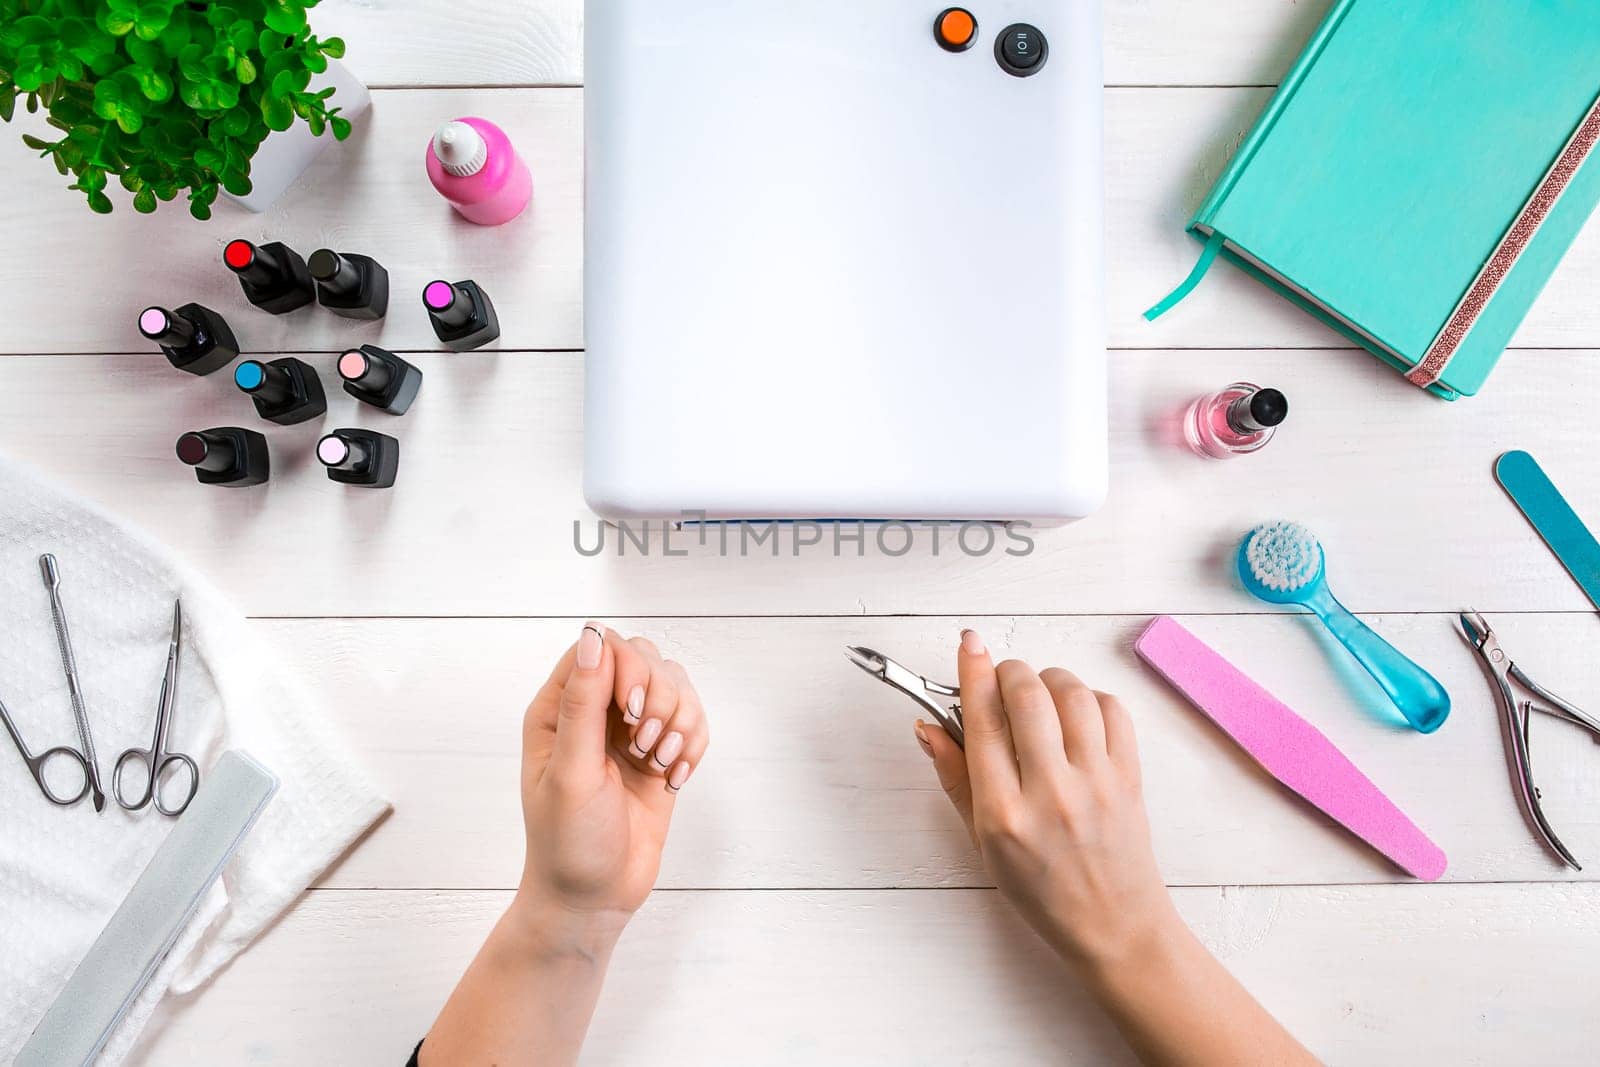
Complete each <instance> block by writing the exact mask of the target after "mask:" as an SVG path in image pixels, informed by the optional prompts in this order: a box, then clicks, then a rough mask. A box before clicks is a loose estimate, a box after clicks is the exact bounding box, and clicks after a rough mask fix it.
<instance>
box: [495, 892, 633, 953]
mask: <svg viewBox="0 0 1600 1067" xmlns="http://www.w3.org/2000/svg"><path fill="white" fill-rule="evenodd" d="M629 918H630V916H629V915H627V914H624V913H621V912H613V911H583V910H580V909H575V908H572V907H569V906H567V905H565V904H563V903H562V902H560V901H557V900H552V899H549V898H547V897H545V896H544V895H542V894H539V893H534V892H529V891H528V890H527V889H521V890H518V891H517V895H516V897H515V898H514V899H513V900H512V902H511V906H510V907H509V908H508V909H506V914H505V917H504V918H503V919H502V920H501V923H500V926H501V927H503V928H504V933H505V936H506V939H507V943H508V947H510V948H512V949H513V950H514V951H516V952H518V953H519V954H521V955H524V956H526V957H527V958H529V959H534V960H539V961H544V962H559V961H562V960H576V961H589V962H595V963H604V962H605V961H606V960H607V959H609V958H610V956H611V950H612V949H613V948H615V947H616V943H617V940H618V938H620V937H621V936H622V931H623V928H624V927H626V926H627V924H628V919H629Z"/></svg>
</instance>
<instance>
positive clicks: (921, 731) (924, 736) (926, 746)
mask: <svg viewBox="0 0 1600 1067" xmlns="http://www.w3.org/2000/svg"><path fill="white" fill-rule="evenodd" d="M925 726H926V724H925V723H924V722H923V721H922V720H921V719H918V720H917V744H919V745H921V746H922V751H923V752H924V753H926V754H927V756H928V758H929V759H932V758H933V742H931V741H929V740H928V731H927V730H926V729H925Z"/></svg>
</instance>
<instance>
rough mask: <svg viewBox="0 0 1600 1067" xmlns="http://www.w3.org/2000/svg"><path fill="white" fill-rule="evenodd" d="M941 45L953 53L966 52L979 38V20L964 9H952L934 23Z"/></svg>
mask: <svg viewBox="0 0 1600 1067" xmlns="http://www.w3.org/2000/svg"><path fill="white" fill-rule="evenodd" d="M934 33H935V35H936V36H937V37H938V38H939V44H940V45H941V46H943V47H944V48H946V49H948V50H949V51H951V52H965V51H966V50H967V49H969V48H971V47H972V42H973V41H974V40H975V39H977V36H978V20H977V19H975V18H973V17H972V12H970V11H968V10H967V9H966V8H963V7H952V8H950V9H948V10H947V11H945V12H944V13H942V14H941V15H940V16H939V18H938V21H937V22H935V23H934Z"/></svg>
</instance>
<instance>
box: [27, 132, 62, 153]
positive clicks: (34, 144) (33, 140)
mask: <svg viewBox="0 0 1600 1067" xmlns="http://www.w3.org/2000/svg"><path fill="white" fill-rule="evenodd" d="M22 143H23V144H25V145H27V146H28V147H29V148H32V149H34V150H35V151H38V152H48V151H50V149H52V148H54V147H55V146H54V145H53V144H51V143H50V142H49V141H46V140H45V139H44V138H42V137H35V136H34V135H33V134H31V133H25V134H23V135H22Z"/></svg>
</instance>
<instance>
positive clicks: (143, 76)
mask: <svg viewBox="0 0 1600 1067" xmlns="http://www.w3.org/2000/svg"><path fill="white" fill-rule="evenodd" d="M131 72H132V74H133V78H134V80H135V81H137V82H138V83H139V91H140V92H142V93H144V96H145V99H146V100H153V101H155V102H156V103H158V104H159V103H160V102H161V101H163V100H166V99H167V98H168V97H170V96H171V95H172V79H171V78H169V77H167V76H166V75H165V74H162V73H161V72H160V71H158V70H150V69H149V68H147V67H133V68H131Z"/></svg>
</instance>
